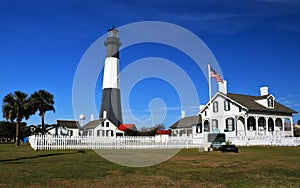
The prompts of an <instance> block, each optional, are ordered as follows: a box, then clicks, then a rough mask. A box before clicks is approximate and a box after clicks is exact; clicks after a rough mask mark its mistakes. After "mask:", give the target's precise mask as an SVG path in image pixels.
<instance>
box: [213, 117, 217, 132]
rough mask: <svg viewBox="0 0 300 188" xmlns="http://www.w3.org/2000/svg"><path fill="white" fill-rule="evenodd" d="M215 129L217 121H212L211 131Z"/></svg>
mask: <svg viewBox="0 0 300 188" xmlns="http://www.w3.org/2000/svg"><path fill="white" fill-rule="evenodd" d="M217 128H218V120H216V119H213V120H212V130H213V131H214V130H215V129H217Z"/></svg>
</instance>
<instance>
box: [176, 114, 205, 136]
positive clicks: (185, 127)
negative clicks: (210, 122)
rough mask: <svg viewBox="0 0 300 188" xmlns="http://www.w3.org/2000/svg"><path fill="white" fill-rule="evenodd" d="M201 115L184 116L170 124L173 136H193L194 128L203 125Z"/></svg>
mask: <svg viewBox="0 0 300 188" xmlns="http://www.w3.org/2000/svg"><path fill="white" fill-rule="evenodd" d="M201 123H202V119H201V116H189V117H182V118H181V119H180V120H178V121H177V122H175V123H174V124H173V125H171V126H170V129H171V136H192V134H193V132H195V131H193V128H194V129H195V128H196V127H197V126H199V125H201Z"/></svg>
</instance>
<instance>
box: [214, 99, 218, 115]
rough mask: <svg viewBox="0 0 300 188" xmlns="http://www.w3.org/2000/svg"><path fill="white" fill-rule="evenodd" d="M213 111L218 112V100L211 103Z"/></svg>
mask: <svg viewBox="0 0 300 188" xmlns="http://www.w3.org/2000/svg"><path fill="white" fill-rule="evenodd" d="M213 112H218V102H217V101H216V102H214V103H213Z"/></svg>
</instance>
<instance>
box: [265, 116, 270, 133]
mask: <svg viewBox="0 0 300 188" xmlns="http://www.w3.org/2000/svg"><path fill="white" fill-rule="evenodd" d="M269 118H270V117H265V122H266V130H265V135H267V134H268V133H269Z"/></svg>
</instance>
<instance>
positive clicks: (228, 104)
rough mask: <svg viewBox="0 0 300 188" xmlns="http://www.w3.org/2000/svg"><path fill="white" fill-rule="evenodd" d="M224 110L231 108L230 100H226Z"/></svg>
mask: <svg viewBox="0 0 300 188" xmlns="http://www.w3.org/2000/svg"><path fill="white" fill-rule="evenodd" d="M224 110H225V111H229V110H230V101H229V100H225V101H224Z"/></svg>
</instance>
